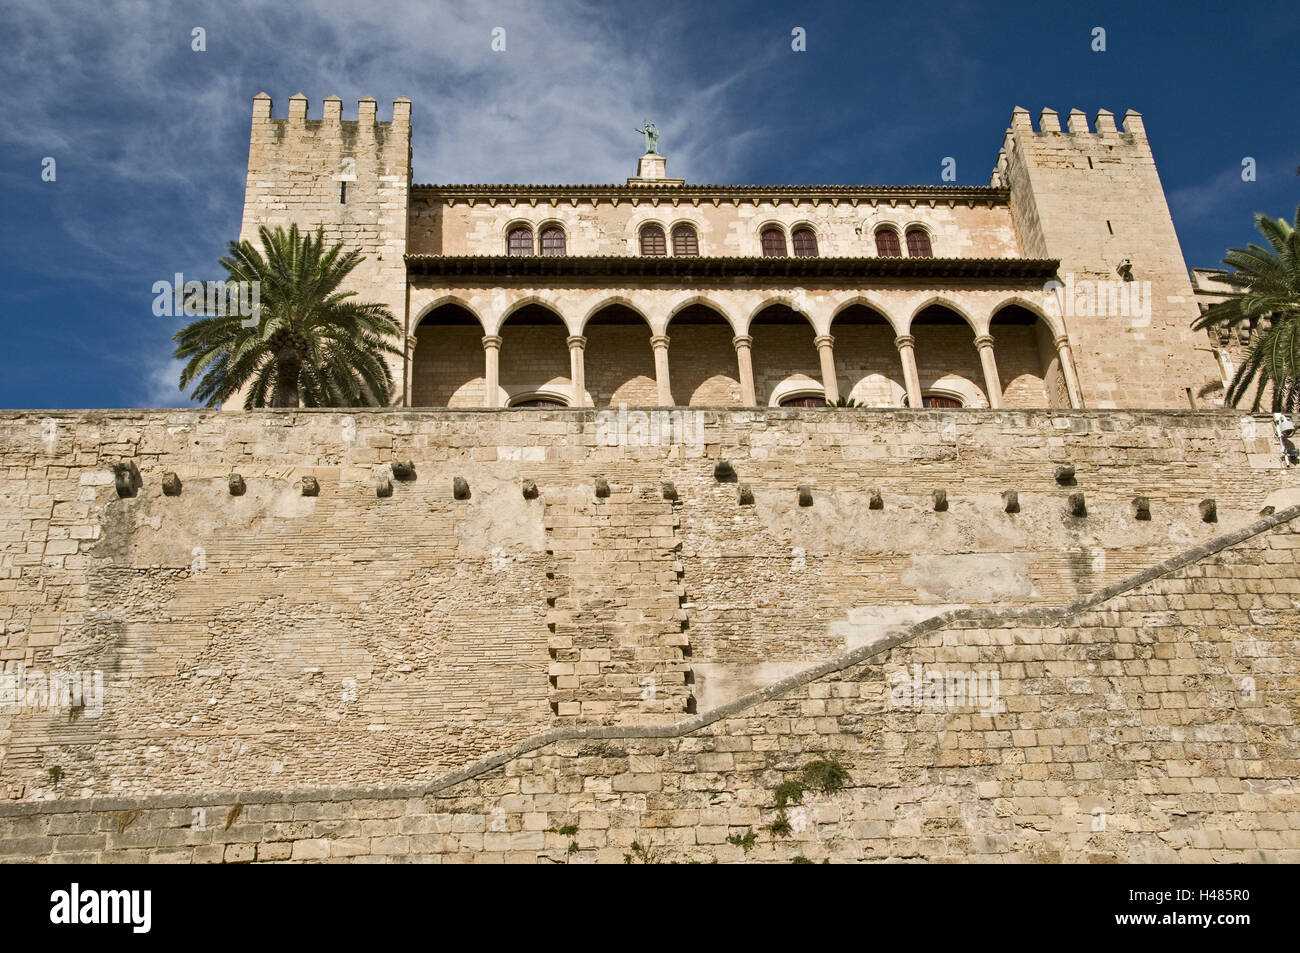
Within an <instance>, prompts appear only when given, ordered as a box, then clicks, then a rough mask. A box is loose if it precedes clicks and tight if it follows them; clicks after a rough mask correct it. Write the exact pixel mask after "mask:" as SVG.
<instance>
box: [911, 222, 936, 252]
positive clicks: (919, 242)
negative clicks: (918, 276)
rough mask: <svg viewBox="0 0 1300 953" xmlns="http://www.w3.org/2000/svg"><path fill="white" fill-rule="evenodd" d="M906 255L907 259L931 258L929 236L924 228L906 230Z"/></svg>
mask: <svg viewBox="0 0 1300 953" xmlns="http://www.w3.org/2000/svg"><path fill="white" fill-rule="evenodd" d="M907 255H908V257H909V258H933V257H934V253H933V252H932V251H930V235H929V233H927V232H926V230H925V229H924V228H909V229H908V230H907Z"/></svg>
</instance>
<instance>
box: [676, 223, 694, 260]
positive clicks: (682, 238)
mask: <svg viewBox="0 0 1300 953" xmlns="http://www.w3.org/2000/svg"><path fill="white" fill-rule="evenodd" d="M699 253H700V240H699V238H697V237H696V235H695V226H694V225H678V226H677V227H676V228H674V229H673V254H674V255H687V256H695V255H699Z"/></svg>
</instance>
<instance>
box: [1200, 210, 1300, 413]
mask: <svg viewBox="0 0 1300 953" xmlns="http://www.w3.org/2000/svg"><path fill="white" fill-rule="evenodd" d="M1255 227H1256V228H1257V229H1259V231H1260V234H1262V235H1263V236H1264V237H1265V238H1266V239H1267V240H1268V243H1269V245H1270V246H1271V247H1272V251H1270V250H1269V249H1267V248H1261V247H1260V246H1259V245H1255V244H1251V245H1248V246H1247V247H1245V248H1230V249H1228V254H1227V255H1226V256H1225V257H1224V259H1223V263H1224V264H1225V265H1228V266H1230V267H1231V268H1233V269H1235V270H1234V271H1233V272H1231V273H1229V274H1227V275H1226V276H1224V278H1223V279H1222V280H1223V281H1225V282H1227V283H1228V284H1230V285H1233V286H1235V287H1236V288H1239V289H1241V292H1242V293H1241V294H1240V295H1237V296H1235V297H1232V298H1229V299H1228V300H1226V301H1221V302H1219V303H1218V304H1215V305H1212V306H1211V307H1209V308H1207V309H1206V311H1205V313H1204V314H1202V315H1201V316H1200V317H1199V318H1197V319H1196V321H1195V322H1193V324H1192V328H1193V329H1194V330H1197V331H1200V330H1202V329H1203V328H1224V327H1233V326H1234V325H1239V324H1243V323H1247V322H1251V321H1255V320H1257V319H1262V318H1266V317H1269V318H1271V321H1259V323H1258V325H1257V328H1258V333H1257V334H1256V336H1255V338H1254V340H1253V341H1252V343H1251V346H1250V349H1249V351H1248V352H1247V354H1246V357H1245V360H1243V361H1242V364H1241V367H1240V368H1238V369H1237V373H1236V374H1235V375H1234V376H1233V378H1232V382H1231V383H1230V384H1229V385H1228V391H1227V394H1226V395H1225V397H1226V401H1227V403H1228V404H1230V405H1231V406H1233V407H1235V406H1237V403H1238V402H1239V401H1240V400H1241V399H1242V398H1243V397H1245V395H1246V391H1247V390H1248V389H1249V388H1250V385H1251V383H1252V382H1254V383H1255V385H1256V386H1255V397H1254V402H1253V403H1252V404H1251V409H1252V410H1259V409H1260V404H1261V403H1262V402H1263V399H1264V393H1265V391H1267V390H1268V389H1269V388H1270V386H1271V387H1272V411H1273V412H1274V413H1278V412H1285V413H1291V412H1292V411H1294V410H1296V409H1297V408H1298V407H1300V208H1297V209H1296V219H1295V224H1294V225H1292V224H1289V223H1288V222H1287V220H1286V219H1284V218H1277V219H1273V218H1269V217H1268V216H1267V215H1259V214H1257V215H1256V216H1255Z"/></svg>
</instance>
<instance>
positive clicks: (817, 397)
mask: <svg viewBox="0 0 1300 953" xmlns="http://www.w3.org/2000/svg"><path fill="white" fill-rule="evenodd" d="M781 406H782V407H825V406H826V398H825V397H823V396H822V395H821V394H790V395H788V396H786V397H782V398H781Z"/></svg>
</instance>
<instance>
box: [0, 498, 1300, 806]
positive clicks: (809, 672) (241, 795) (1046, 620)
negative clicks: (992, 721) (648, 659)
mask: <svg viewBox="0 0 1300 953" xmlns="http://www.w3.org/2000/svg"><path fill="white" fill-rule="evenodd" d="M1298 518H1300V505H1297V506H1292V507H1289V508H1287V509H1285V510H1281V511H1280V512H1277V513H1274V514H1273V515H1271V516H1266V517H1264V518H1262V519H1260V520H1258V521H1256V522H1254V523H1252V524H1250V525H1249V526H1245V527H1242V528H1241V529H1238V530H1235V531H1233V532H1231V533H1226V534H1224V535H1222V536H1217V537H1215V538H1214V539H1212V540H1209V541H1208V542H1205V543H1202V544H1201V545H1200V546H1196V547H1194V548H1192V549H1189V550H1186V551H1184V552H1182V553H1179V554H1178V555H1176V556H1172V557H1170V558H1169V559H1165V560H1163V561H1161V562H1159V563H1156V564H1155V565H1153V566H1151V567H1149V568H1147V569H1145V570H1143V571H1142V572H1139V573H1136V574H1134V575H1132V576H1129V577H1127V578H1125V579H1121V580H1120V581H1119V582H1116V583H1113V584H1112V585H1109V586H1106V587H1105V588H1104V589H1099V590H1098V591H1096V592H1094V593H1092V594H1091V595H1089V596H1085V597H1083V598H1082V599H1078V600H1075V601H1074V602H1071V603H1069V604H1067V605H1064V606H1053V607H1037V606H1035V607H1027V608H1008V609H953V610H950V611H948V612H942V613H939V614H938V615H934V616H931V617H930V618H928V619H924V620H922V621H921V622H918V623H916V624H914V625H912V626H909V627H908V628H906V629H904V630H903V631H901V632H897V633H895V634H894V635H890V636H885V637H883V638H880V639H876V640H875V641H872V642H868V643H866V644H865V645H861V646H858V647H857V648H855V649H852V650H850V651H848V652H845V653H843V654H841V655H838V656H836V657H834V658H831V659H827V660H826V661H824V662H820V663H818V664H817V665H813V666H811V667H809V668H806V669H803V670H802V671H799V672H796V673H795V674H793V675H789V676H787V677H786V678H783V679H780V680H779V681H776V682H773V683H772V684H770V685H767V686H765V687H763V688H760V689H758V690H757V691H753V692H750V693H748V694H746V695H742V696H740V697H739V698H737V699H734V700H733V701H730V702H728V703H727V704H725V705H719V706H718V707H716V708H711V709H709V710H708V711H706V712H701V713H700V714H698V715H694V716H693V717H691V718H687V719H685V720H683V721H679V722H676V723H674V724H671V725H626V726H625V725H591V726H576V725H575V726H571V727H562V728H553V729H551V730H549V731H544V732H541V733H539V734H536V735H532V736H531V737H529V738H525V739H524V740H523V741H520V742H517V743H516V744H513V745H511V746H509V747H507V748H502V749H500V750H498V751H495V752H493V753H492V754H490V755H487V756H486V757H483V758H479V759H477V760H475V761H472V762H470V763H469V764H467V765H465V766H464V767H461V768H457V769H456V770H454V771H450V772H448V773H446V774H443V775H442V776H440V777H438V778H435V779H434V780H432V781H429V782H426V783H423V784H414V785H394V786H391V787H390V786H387V785H382V784H380V785H371V786H366V787H324V788H304V789H297V790H286V791H273V790H272V791H251V790H250V791H229V792H219V793H210V794H165V795H144V796H137V797H122V798H112V797H94V798H70V799H67V800H63V799H59V800H48V801H9V802H5V803H0V817H23V816H29V815H41V814H68V813H74V812H78V811H90V812H103V811H128V810H162V809H167V808H193V807H211V806H221V805H227V804H235V803H239V804H243V805H248V804H286V803H299V802H312V801H352V800H365V799H372V798H385V799H393V798H420V797H428V796H431V795H435V794H437V793H439V792H441V791H444V790H446V789H447V788H449V787H452V786H454V785H456V784H460V783H462V782H464V781H469V780H472V779H473V778H476V777H479V776H481V775H484V774H487V773H488V772H490V771H493V770H495V769H497V768H499V767H501V766H502V765H504V764H506V763H507V762H510V761H512V760H514V759H515V758H518V757H520V756H521V755H525V754H528V753H529V752H532V751H536V750H538V749H540V748H544V747H546V746H548V745H551V744H555V743H556V742H561V741H583V740H592V739H627V740H634V739H643V738H680V737H683V736H685V735H689V734H693V733H694V732H697V731H699V730H700V729H702V728H706V727H708V726H709V725H712V724H713V723H715V722H718V721H721V720H723V719H725V718H730V717H732V716H734V715H737V714H739V713H740V712H742V711H745V710H746V709H749V708H753V707H755V706H757V705H761V704H763V703H764V702H768V701H772V700H773V699H776V698H779V697H780V696H782V695H784V694H786V693H787V692H791V691H793V690H795V689H797V688H801V687H802V686H804V685H806V684H808V683H809V682H814V681H816V680H818V679H820V678H824V677H825V676H827V675H832V674H834V673H836V672H841V671H844V670H845V669H847V668H851V667H852V666H854V665H858V664H860V663H862V662H865V661H867V660H868V659H870V658H873V657H875V656H877V655H880V654H883V653H884V652H888V651H889V650H890V649H893V648H895V647H897V646H899V645H902V644H903V643H905V642H910V641H912V640H913V639H916V638H918V637H920V636H922V635H926V634H928V633H930V632H934V631H936V630H938V629H942V628H945V627H947V626H949V625H952V624H953V623H958V622H961V623H973V624H974V626H982V627H986V628H993V627H1000V626H1003V625H1005V624H1006V623H1009V622H1023V623H1026V624H1029V625H1048V624H1052V623H1056V622H1062V621H1065V620H1068V619H1070V618H1072V617H1073V616H1076V615H1078V614H1079V613H1081V612H1084V611H1087V610H1088V609H1091V608H1093V607H1095V606H1098V605H1100V604H1102V603H1104V602H1106V601H1108V600H1110V599H1113V598H1114V597H1116V596H1118V595H1122V594H1123V593H1125V592H1128V591H1130V590H1132V589H1136V588H1138V587H1139V586H1143V585H1145V584H1146V583H1148V582H1151V581H1152V580H1154V579H1158V578H1160V577H1161V576H1165V575H1168V574H1170V573H1173V572H1177V571H1178V570H1180V569H1183V568H1185V567H1186V566H1189V565H1191V564H1193V563H1196V562H1199V561H1200V560H1202V559H1205V558H1206V557H1208V556H1213V555H1215V554H1216V553H1219V552H1222V551H1223V550H1225V549H1228V548H1230V547H1232V546H1236V545H1237V544H1239V543H1242V542H1245V541H1246V540H1248V539H1250V538H1252V537H1254V536H1258V535H1261V534H1263V533H1267V532H1269V531H1270V530H1273V529H1275V528H1277V527H1278V526H1281V525H1283V524H1284V523H1289V522H1291V521H1293V520H1296V519H1298Z"/></svg>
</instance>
